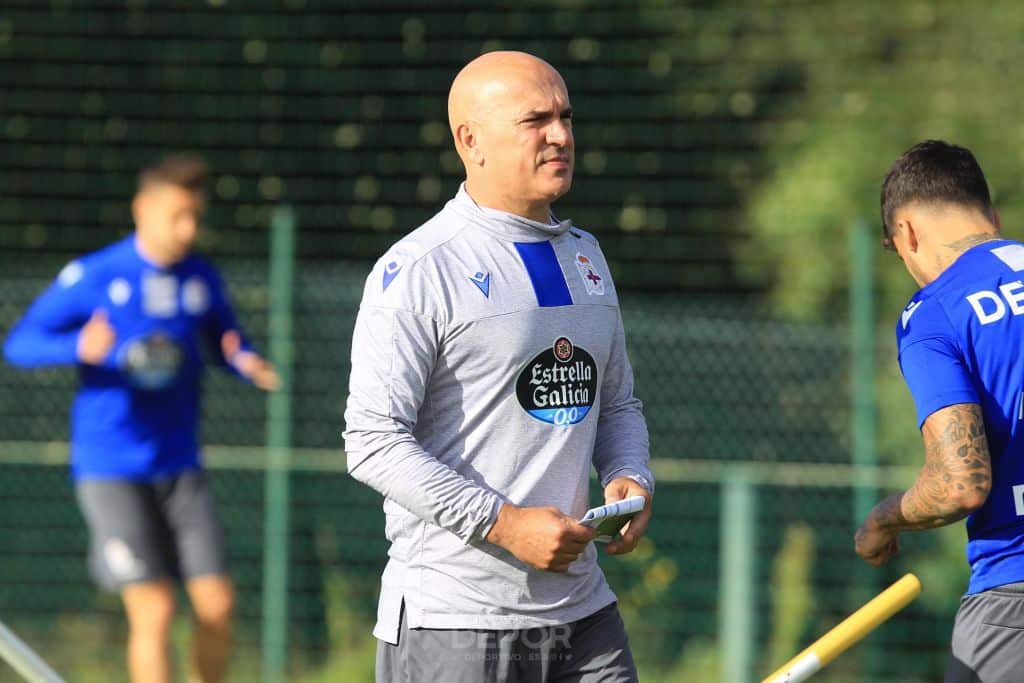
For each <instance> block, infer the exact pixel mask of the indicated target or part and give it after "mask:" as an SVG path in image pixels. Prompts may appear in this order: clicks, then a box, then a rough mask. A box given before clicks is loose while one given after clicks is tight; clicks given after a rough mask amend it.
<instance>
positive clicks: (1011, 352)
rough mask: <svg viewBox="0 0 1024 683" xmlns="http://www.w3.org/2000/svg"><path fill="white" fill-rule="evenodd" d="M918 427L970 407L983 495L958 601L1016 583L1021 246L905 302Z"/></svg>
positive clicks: (968, 260)
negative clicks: (984, 468) (983, 442)
mask: <svg viewBox="0 0 1024 683" xmlns="http://www.w3.org/2000/svg"><path fill="white" fill-rule="evenodd" d="M896 339H897V344H898V347H899V360H900V367H901V368H902V370H903V376H904V378H905V379H906V382H907V386H908V387H909V388H910V392H911V394H912V395H913V397H914V402H915V404H916V407H917V421H918V425H919V426H920V425H923V424H924V421H925V420H926V419H927V418H928V416H929V415H931V414H932V413H934V412H935V411H936V410H939V409H940V408H944V407H946V406H950V405H954V404H957V403H978V404H980V405H981V409H982V414H983V415H984V419H985V431H986V434H987V436H988V445H989V452H990V454H991V458H992V489H991V492H990V493H989V497H988V500H987V501H986V502H985V504H984V505H983V506H982V507H981V508H980V509H978V510H977V511H975V512H974V513H972V514H971V515H969V516H968V518H967V535H968V542H967V560H968V562H969V563H970V565H971V580H970V585H969V587H968V591H967V592H968V593H969V594H970V593H977V592H980V591H983V590H987V589H989V588H993V587H995V586H1000V585H1003V584H1006V583H1013V582H1017V581H1024V355H1022V353H1021V351H1022V349H1024V244H1020V243H1018V242H1013V241H1009V240H998V241H992V242H985V243H983V244H979V245H977V246H975V247H972V248H971V249H969V250H967V251H966V252H964V253H963V254H962V255H961V256H960V257H959V258H958V259H957V260H956V261H954V262H953V264H952V265H951V266H950V267H949V268H947V269H946V270H945V271H943V273H942V274H941V275H939V277H938V278H936V279H935V280H934V281H933V282H931V283H929V284H928V285H927V286H925V287H923V288H922V289H921V290H919V291H918V292H917V294H915V295H914V297H913V298H912V299H911V300H910V303H909V304H908V305H907V307H906V308H905V309H904V310H903V313H902V314H901V316H900V320H899V321H897V324H896Z"/></svg>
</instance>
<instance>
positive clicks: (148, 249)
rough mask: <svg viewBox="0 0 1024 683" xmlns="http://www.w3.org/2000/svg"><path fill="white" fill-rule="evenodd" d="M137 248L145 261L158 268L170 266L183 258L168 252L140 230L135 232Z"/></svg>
mask: <svg viewBox="0 0 1024 683" xmlns="http://www.w3.org/2000/svg"><path fill="white" fill-rule="evenodd" d="M135 250H136V251H137V252H138V253H139V256H141V257H142V259H143V260H144V261H148V262H149V263H151V264H153V265H154V266H156V267H158V268H170V267H171V266H173V265H174V264H175V263H177V262H178V261H180V260H181V259H179V258H176V256H175V255H172V254H168V253H167V252H166V250H163V249H161V248H160V247H159V246H158V245H155V244H153V243H151V242H150V241H149V240H147V239H146V238H145V237H144V235H143V234H142V233H140V232H136V233H135Z"/></svg>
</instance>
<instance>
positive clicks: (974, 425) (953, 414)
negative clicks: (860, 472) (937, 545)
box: [872, 403, 992, 530]
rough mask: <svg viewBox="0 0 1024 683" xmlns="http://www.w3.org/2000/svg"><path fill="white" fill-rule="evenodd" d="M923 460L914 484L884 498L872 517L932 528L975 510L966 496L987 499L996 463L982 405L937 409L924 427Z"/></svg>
mask: <svg viewBox="0 0 1024 683" xmlns="http://www.w3.org/2000/svg"><path fill="white" fill-rule="evenodd" d="M921 434H922V436H923V437H924V447H925V454H924V457H925V463H924V466H923V467H922V468H921V472H920V473H919V474H918V475H917V480H916V481H915V482H914V484H913V486H911V487H910V489H908V490H907V491H905V492H904V493H898V494H895V495H893V496H890V497H889V498H887V499H885V500H884V501H882V502H881V503H879V504H878V506H877V507H876V508H875V510H874V512H873V513H872V516H874V517H875V522H876V523H878V524H879V525H882V526H885V527H889V528H892V529H899V530H909V529H932V528H934V527H939V526H945V525H947V524H952V523H953V522H956V521H959V520H961V519H963V518H964V517H966V516H967V515H968V514H969V513H970V512H971V509H972V508H971V507H970V505H969V503H968V502H967V501H971V502H972V503H973V504H975V505H976V504H977V502H978V501H979V500H980V501H984V500H985V499H986V498H987V497H988V493H989V489H990V488H991V486H992V466H991V462H990V460H989V453H988V439H987V438H986V437H985V423H984V419H983V417H982V415H981V406H979V405H978V404H976V403H961V404H957V405H953V406H948V407H946V408H943V409H941V410H937V411H936V412H935V413H933V414H932V415H930V416H929V417H928V419H927V420H925V423H924V426H923V427H922V428H921Z"/></svg>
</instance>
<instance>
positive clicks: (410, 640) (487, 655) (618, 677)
mask: <svg viewBox="0 0 1024 683" xmlns="http://www.w3.org/2000/svg"><path fill="white" fill-rule="evenodd" d="M636 680H637V673H636V666H635V665H634V663H633V655H632V653H631V652H630V650H629V642H628V640H627V638H626V627H625V625H624V624H623V623H622V617H621V616H619V609H618V607H617V606H616V604H615V603H612V604H610V605H608V606H607V607H603V608H602V609H599V610H598V611H597V612H594V613H593V614H591V615H590V616H589V617H586V618H584V619H580V620H579V621H574V622H572V623H571V624H563V625H560V626H546V627H542V628H530V629H523V630H519V631H513V630H502V631H489V630H478V629H465V630H458V629H419V628H417V629H409V626H408V624H407V622H406V619H405V610H404V609H403V610H402V616H401V628H400V629H399V632H398V644H397V645H392V644H390V643H387V642H384V641H383V640H378V641H377V683H419V682H420V681H444V683H546V682H547V681H551V682H554V681H557V682H558V683H635V682H636Z"/></svg>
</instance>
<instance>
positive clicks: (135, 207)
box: [132, 192, 146, 226]
mask: <svg viewBox="0 0 1024 683" xmlns="http://www.w3.org/2000/svg"><path fill="white" fill-rule="evenodd" d="M145 201H146V199H145V197H143V196H142V193H141V192H140V193H138V194H136V195H135V197H134V198H133V199H132V222H133V223H134V224H135V225H136V226H137V225H138V224H139V217H140V216H141V215H142V205H143V203H144V202H145Z"/></svg>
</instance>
